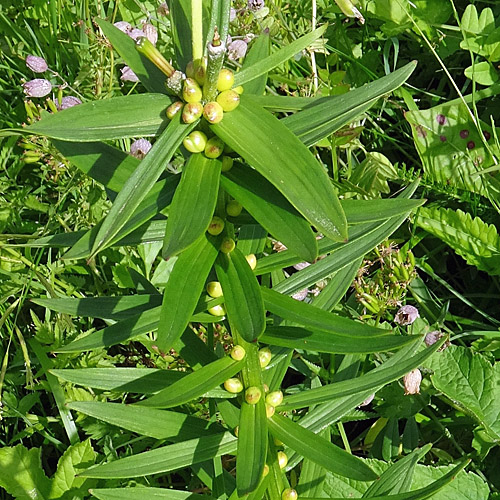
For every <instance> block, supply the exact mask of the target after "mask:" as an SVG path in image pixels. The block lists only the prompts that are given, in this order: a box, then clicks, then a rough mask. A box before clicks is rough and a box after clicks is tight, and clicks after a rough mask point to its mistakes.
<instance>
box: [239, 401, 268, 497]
mask: <svg viewBox="0 0 500 500" xmlns="http://www.w3.org/2000/svg"><path fill="white" fill-rule="evenodd" d="M266 451H267V417H266V405H265V403H264V399H263V398H262V397H261V398H260V400H259V401H258V403H257V404H248V403H247V402H243V403H242V405H241V410H240V423H239V430H238V453H237V456H236V459H237V462H236V488H237V490H238V495H240V496H242V495H245V494H247V493H250V492H252V491H253V490H255V488H257V486H258V485H259V482H260V480H261V479H262V471H263V470H264V464H265V457H266Z"/></svg>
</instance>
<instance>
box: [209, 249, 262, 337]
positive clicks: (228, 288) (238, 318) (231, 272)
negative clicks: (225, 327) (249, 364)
mask: <svg viewBox="0 0 500 500" xmlns="http://www.w3.org/2000/svg"><path fill="white" fill-rule="evenodd" d="M215 270H216V271H217V278H218V279H219V281H220V284H221V286H222V292H223V294H224V303H225V307H226V312H227V316H228V319H229V322H230V324H231V328H233V329H235V330H236V331H237V332H238V334H239V335H241V336H242V337H243V338H244V339H245V340H246V341H247V342H254V341H255V340H257V339H258V338H259V337H260V336H261V335H262V332H263V331H264V328H265V326H266V315H265V311H264V302H263V300H262V295H261V291H260V286H259V283H258V281H257V279H256V277H255V276H254V274H253V272H252V269H251V268H250V266H249V265H248V262H247V260H246V259H245V257H244V256H243V254H242V253H241V252H240V251H239V250H238V249H237V248H235V249H234V250H233V251H232V252H230V253H229V254H224V253H222V252H221V253H220V254H219V256H218V257H217V260H216V262H215Z"/></svg>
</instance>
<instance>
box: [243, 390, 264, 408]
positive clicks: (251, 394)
mask: <svg viewBox="0 0 500 500" xmlns="http://www.w3.org/2000/svg"><path fill="white" fill-rule="evenodd" d="M261 396H262V392H261V390H260V389H259V388H258V387H255V386H252V387H249V388H248V389H247V390H246V391H245V401H246V402H247V403H248V404H249V405H256V404H257V403H258V402H259V400H260V397H261Z"/></svg>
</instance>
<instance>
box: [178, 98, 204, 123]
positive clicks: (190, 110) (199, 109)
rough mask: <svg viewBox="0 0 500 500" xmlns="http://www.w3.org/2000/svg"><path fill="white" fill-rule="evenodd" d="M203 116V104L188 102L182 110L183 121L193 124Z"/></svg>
mask: <svg viewBox="0 0 500 500" xmlns="http://www.w3.org/2000/svg"><path fill="white" fill-rule="evenodd" d="M202 114H203V104H201V102H188V103H187V104H186V105H185V106H184V108H183V110H182V121H183V122H184V123H193V122H195V121H196V120H198V118H201V115H202Z"/></svg>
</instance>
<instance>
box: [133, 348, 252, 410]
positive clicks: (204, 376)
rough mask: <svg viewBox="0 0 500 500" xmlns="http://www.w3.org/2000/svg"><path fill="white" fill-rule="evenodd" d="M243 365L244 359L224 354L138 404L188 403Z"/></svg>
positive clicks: (148, 405) (163, 406) (229, 376)
mask: <svg viewBox="0 0 500 500" xmlns="http://www.w3.org/2000/svg"><path fill="white" fill-rule="evenodd" d="M242 365H243V361H235V360H234V359H232V358H231V356H224V357H223V358H220V359H218V360H217V361H214V362H213V363H210V364H209V365H206V366H204V367H203V368H200V369H199V370H196V371H195V372H193V373H190V374H189V375H186V376H185V377H183V378H182V379H181V380H178V381H177V382H174V383H173V384H172V385H170V386H169V387H167V388H165V389H163V390H162V391H160V392H159V393H158V394H155V395H154V396H152V397H150V398H148V399H145V400H143V401H140V402H139V403H137V404H138V405H140V406H147V407H149V408H171V407H173V406H179V405H182V404H184V403H188V402H189V401H191V400H192V399H196V398H199V397H200V396H202V395H203V394H205V393H206V392H208V391H209V390H211V389H214V388H215V387H218V386H219V385H220V384H222V383H223V382H224V381H225V380H227V379H228V378H231V377H232V376H234V375H235V374H236V373H238V372H239V371H240V370H241V368H242Z"/></svg>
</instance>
